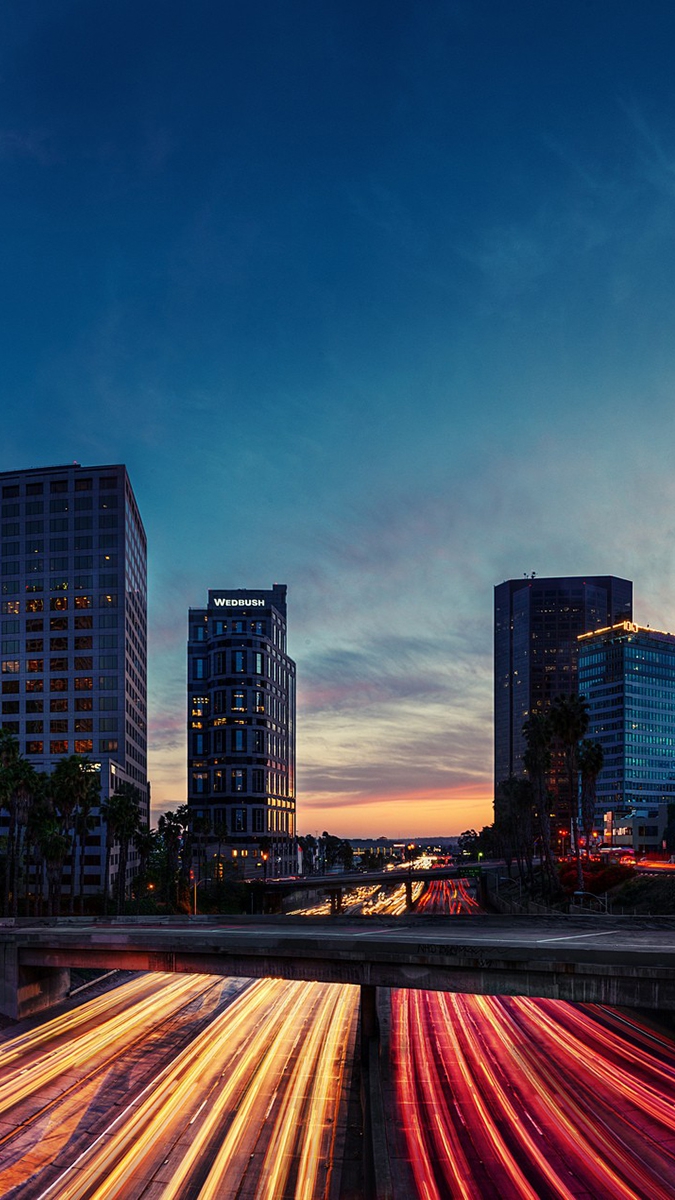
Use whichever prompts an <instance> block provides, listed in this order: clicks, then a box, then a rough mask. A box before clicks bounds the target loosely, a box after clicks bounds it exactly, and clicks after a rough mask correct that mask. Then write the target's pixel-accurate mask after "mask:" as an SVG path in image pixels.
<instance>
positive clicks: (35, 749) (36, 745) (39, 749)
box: [26, 742, 44, 754]
mask: <svg viewBox="0 0 675 1200" xmlns="http://www.w3.org/2000/svg"><path fill="white" fill-rule="evenodd" d="M26 754H44V742H26Z"/></svg>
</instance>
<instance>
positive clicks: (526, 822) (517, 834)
mask: <svg viewBox="0 0 675 1200" xmlns="http://www.w3.org/2000/svg"><path fill="white" fill-rule="evenodd" d="M494 833H495V837H496V839H497V844H498V846H499V849H500V850H501V853H502V854H503V856H504V858H505V859H506V863H507V866H508V867H509V873H510V870H511V860H512V858H513V857H514V856H515V858H516V861H517V863H518V873H519V875H520V878H521V879H522V880H523V881H525V880H526V881H527V883H528V884H529V886H530V887H532V886H533V884H534V875H533V870H532V860H533V855H534V793H533V790H532V784H531V782H530V780H529V779H523V778H521V777H518V776H516V775H510V776H509V778H508V779H504V780H503V781H502V782H501V783H500V784H499V785H498V787H497V791H496V793H495V823H494Z"/></svg>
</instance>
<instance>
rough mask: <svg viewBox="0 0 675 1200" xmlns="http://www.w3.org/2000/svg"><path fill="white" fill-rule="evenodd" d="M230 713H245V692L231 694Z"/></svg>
mask: <svg viewBox="0 0 675 1200" xmlns="http://www.w3.org/2000/svg"><path fill="white" fill-rule="evenodd" d="M232 711H233V712H246V692H233V693H232Z"/></svg>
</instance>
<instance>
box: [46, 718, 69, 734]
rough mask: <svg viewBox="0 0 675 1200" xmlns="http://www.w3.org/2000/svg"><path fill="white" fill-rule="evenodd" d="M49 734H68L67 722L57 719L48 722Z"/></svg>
mask: <svg viewBox="0 0 675 1200" xmlns="http://www.w3.org/2000/svg"><path fill="white" fill-rule="evenodd" d="M49 732H50V733H67V732H68V720H67V719H66V720H62V719H60V718H59V719H58V720H56V721H50V722H49Z"/></svg>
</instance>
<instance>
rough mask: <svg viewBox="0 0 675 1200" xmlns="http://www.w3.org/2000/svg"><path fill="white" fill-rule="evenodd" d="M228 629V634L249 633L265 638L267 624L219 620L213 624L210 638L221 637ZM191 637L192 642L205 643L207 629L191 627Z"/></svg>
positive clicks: (198, 626)
mask: <svg viewBox="0 0 675 1200" xmlns="http://www.w3.org/2000/svg"><path fill="white" fill-rule="evenodd" d="M228 627H229V631H230V633H247V632H249V631H250V632H251V633H254V634H256V635H257V636H258V637H266V636H267V622H266V621H220V620H217V621H214V622H213V629H212V630H211V633H212V636H213V637H220V636H222V635H223V634H224V633H227V632H228ZM191 636H192V638H193V640H194V641H196V642H205V641H206V639H207V637H208V629H207V627H206V625H193V626H192V631H191Z"/></svg>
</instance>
